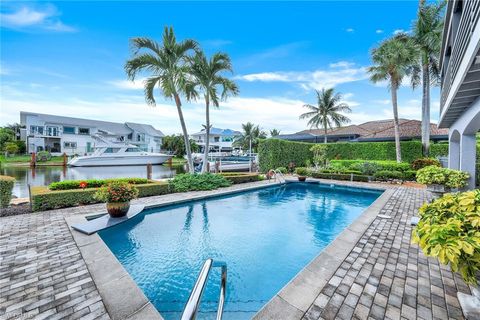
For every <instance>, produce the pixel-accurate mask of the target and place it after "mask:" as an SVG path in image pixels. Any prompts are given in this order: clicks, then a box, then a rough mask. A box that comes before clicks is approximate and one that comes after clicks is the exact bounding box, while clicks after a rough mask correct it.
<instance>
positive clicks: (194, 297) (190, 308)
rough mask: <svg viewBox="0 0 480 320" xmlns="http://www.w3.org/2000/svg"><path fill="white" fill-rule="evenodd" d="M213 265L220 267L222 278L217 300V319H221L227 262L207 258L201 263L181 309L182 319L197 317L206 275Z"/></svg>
mask: <svg viewBox="0 0 480 320" xmlns="http://www.w3.org/2000/svg"><path fill="white" fill-rule="evenodd" d="M213 267H220V268H221V269H222V279H221V285H220V299H219V301H218V309H217V320H221V319H222V315H223V305H224V303H225V294H226V287H227V264H226V263H225V262H223V261H213V259H207V260H206V261H205V263H204V264H203V267H202V269H201V270H200V274H199V275H198V278H197V281H196V282H195V285H194V286H193V289H192V292H191V293H190V296H189V297H188V301H187V304H186V305H185V308H184V309H183V313H182V320H194V319H195V318H196V317H197V312H198V308H199V306H200V301H201V299H202V295H203V291H204V289H205V286H206V284H207V281H208V275H209V274H210V270H211V269H212V268H213Z"/></svg>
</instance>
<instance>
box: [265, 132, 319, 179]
mask: <svg viewBox="0 0 480 320" xmlns="http://www.w3.org/2000/svg"><path fill="white" fill-rule="evenodd" d="M313 145H314V144H313V143H304V142H291V141H285V140H280V139H266V140H260V141H259V144H258V157H259V164H260V171H262V172H267V171H268V170H270V169H274V168H278V167H284V168H287V167H288V164H289V163H290V162H295V164H296V165H297V166H299V167H303V166H305V165H306V161H307V160H310V161H311V160H312V159H313V153H312V151H310V148H311V147H312V146H313Z"/></svg>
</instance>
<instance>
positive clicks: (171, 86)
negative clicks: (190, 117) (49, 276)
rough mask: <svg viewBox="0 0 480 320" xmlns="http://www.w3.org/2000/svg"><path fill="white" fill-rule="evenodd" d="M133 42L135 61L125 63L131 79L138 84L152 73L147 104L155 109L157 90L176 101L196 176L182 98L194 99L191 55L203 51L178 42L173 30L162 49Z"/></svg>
mask: <svg viewBox="0 0 480 320" xmlns="http://www.w3.org/2000/svg"><path fill="white" fill-rule="evenodd" d="M130 42H131V46H132V50H133V57H132V58H131V59H130V60H128V61H127V62H126V63H125V71H126V73H127V76H128V78H129V79H130V80H132V81H134V80H135V77H136V76H137V75H138V74H139V73H142V72H149V73H150V75H149V76H148V77H147V79H146V80H145V81H144V85H145V88H144V92H145V100H146V101H147V103H148V104H149V105H153V106H154V105H155V95H154V89H155V88H156V87H158V89H159V91H160V93H161V94H162V95H163V96H164V97H166V98H168V99H174V100H175V104H176V106H177V111H178V117H179V119H180V125H181V126H182V132H183V137H184V140H185V151H186V153H187V162H188V169H189V171H190V172H191V173H193V172H194V168H193V161H192V152H191V148H190V143H189V139H188V137H189V136H188V132H187V127H186V125H185V119H184V118H183V112H182V102H181V99H180V96H181V95H185V96H186V97H187V99H188V97H190V96H191V95H190V93H189V92H188V91H189V89H191V86H190V85H189V83H190V80H189V75H188V72H189V70H190V59H189V57H190V53H191V52H196V51H198V50H199V46H198V44H197V42H195V41H194V40H190V39H188V40H184V41H181V42H177V40H176V38H175V33H174V32H173V28H172V27H170V28H169V27H165V29H164V32H163V38H162V44H161V45H159V44H158V43H156V42H155V41H153V40H151V39H148V38H133V39H131V40H130Z"/></svg>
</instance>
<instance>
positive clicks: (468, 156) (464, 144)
mask: <svg viewBox="0 0 480 320" xmlns="http://www.w3.org/2000/svg"><path fill="white" fill-rule="evenodd" d="M476 153H477V141H476V139H475V135H467V134H463V135H462V136H461V139H460V170H462V171H465V172H468V173H469V174H470V179H468V188H469V189H474V188H475V162H476Z"/></svg>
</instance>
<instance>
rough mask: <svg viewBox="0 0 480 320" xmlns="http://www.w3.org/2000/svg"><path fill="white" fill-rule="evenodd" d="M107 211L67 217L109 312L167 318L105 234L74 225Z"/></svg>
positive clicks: (127, 316)
mask: <svg viewBox="0 0 480 320" xmlns="http://www.w3.org/2000/svg"><path fill="white" fill-rule="evenodd" d="M282 184H284V182H283V183H282V182H268V183H263V184H260V185H254V186H248V187H245V188H238V189H234V190H222V189H217V190H214V192H212V193H210V194H200V195H197V194H185V196H184V197H183V198H182V199H178V200H170V201H161V202H158V203H151V204H148V205H145V208H144V210H145V209H151V208H158V207H164V206H169V205H175V204H180V203H184V202H188V201H195V200H201V199H207V198H216V197H221V196H225V195H230V194H235V193H241V192H245V191H252V190H256V189H263V188H269V187H274V186H278V185H282ZM104 213H106V212H101V211H96V212H92V213H87V214H83V215H75V216H68V217H65V218H64V219H65V222H66V223H67V225H68V227H69V228H68V229H69V231H70V233H71V234H72V237H73V240H74V241H75V243H76V244H77V247H78V249H79V251H80V254H81V255H82V257H83V260H84V261H85V264H86V265H87V269H88V271H89V273H90V275H91V277H92V279H93V282H94V283H95V285H96V287H97V289H98V292H99V294H100V296H101V297H102V300H103V303H104V305H105V308H106V309H107V312H108V314H109V315H110V317H111V318H112V319H128V320H134V319H139V320H143V319H152V320H154V319H158V320H163V317H162V315H161V314H160V312H159V311H158V310H157V309H156V308H155V306H154V305H153V304H152V303H151V302H150V300H149V299H148V298H147V297H146V296H145V294H144V293H143V291H142V289H140V287H139V286H138V285H137V283H136V282H135V281H134V280H133V278H132V277H131V276H130V274H129V273H128V272H127V270H125V268H124V267H123V266H122V264H121V263H120V261H118V259H117V258H116V257H115V255H114V254H113V253H112V252H111V251H110V249H109V248H108V246H107V245H106V244H105V242H104V241H103V240H102V238H100V236H99V235H98V234H97V233H94V234H90V235H87V234H84V233H81V232H80V231H77V230H74V229H73V228H72V225H74V224H78V223H82V222H85V221H86V220H87V218H89V217H92V216H98V215H99V214H104ZM125 221H128V220H125ZM125 292H127V293H128V295H125V294H122V293H125Z"/></svg>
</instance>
